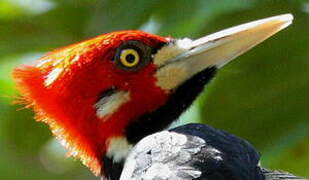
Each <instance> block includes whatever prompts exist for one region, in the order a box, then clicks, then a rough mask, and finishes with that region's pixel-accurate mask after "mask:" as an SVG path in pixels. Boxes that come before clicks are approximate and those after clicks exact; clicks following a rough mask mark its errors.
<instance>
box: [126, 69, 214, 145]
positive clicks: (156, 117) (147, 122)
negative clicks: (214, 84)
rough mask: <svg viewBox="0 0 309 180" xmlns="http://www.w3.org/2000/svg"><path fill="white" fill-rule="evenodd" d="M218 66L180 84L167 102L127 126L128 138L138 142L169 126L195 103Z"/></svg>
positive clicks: (133, 142)
mask: <svg viewBox="0 0 309 180" xmlns="http://www.w3.org/2000/svg"><path fill="white" fill-rule="evenodd" d="M216 71H217V68H216V67H209V68H207V69H205V70H203V71H201V72H200V73H198V74H196V75H195V76H193V77H192V78H191V79H189V80H188V81H186V82H185V83H183V84H182V85H180V86H179V87H178V88H177V89H176V90H175V92H173V93H172V94H171V95H170V97H169V99H168V101H167V102H166V104H164V105H163V106H161V107H159V108H158V109H156V110H155V111H153V112H149V113H146V114H144V115H143V116H141V117H140V118H138V120H136V121H135V122H133V123H131V124H130V125H129V126H128V127H127V128H126V136H127V140H128V142H129V143H131V144H136V143H137V142H138V141H139V140H141V139H142V138H143V137H145V136H147V135H149V134H152V133H155V132H158V131H161V130H163V129H165V128H167V127H168V126H169V125H170V124H171V123H172V122H173V121H175V120H177V119H178V117H179V116H180V115H181V114H182V113H183V112H184V111H185V110H186V109H187V108H189V106H190V105H191V104H192V103H193V101H194V100H195V99H196V98H197V96H198V95H199V94H200V93H201V92H202V91H203V89H204V86H205V85H206V84H207V83H208V82H209V81H210V80H211V79H212V78H213V77H214V75H215V74H216Z"/></svg>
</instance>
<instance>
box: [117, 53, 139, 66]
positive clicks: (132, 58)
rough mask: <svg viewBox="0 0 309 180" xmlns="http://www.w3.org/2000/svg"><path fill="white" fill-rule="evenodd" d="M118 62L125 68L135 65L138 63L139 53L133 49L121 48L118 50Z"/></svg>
mask: <svg viewBox="0 0 309 180" xmlns="http://www.w3.org/2000/svg"><path fill="white" fill-rule="evenodd" d="M120 63H121V64H122V65H123V66H125V67H127V68H132V67H135V66H137V65H138V64H139V63H140V55H139V53H138V52H137V51H136V50H135V49H123V50H121V52H120Z"/></svg>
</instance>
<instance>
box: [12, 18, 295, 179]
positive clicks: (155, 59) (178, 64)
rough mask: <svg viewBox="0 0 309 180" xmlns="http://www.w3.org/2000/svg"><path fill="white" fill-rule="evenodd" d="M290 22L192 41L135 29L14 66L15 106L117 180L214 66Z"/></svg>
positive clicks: (268, 22)
mask: <svg viewBox="0 0 309 180" xmlns="http://www.w3.org/2000/svg"><path fill="white" fill-rule="evenodd" d="M292 19H293V16H292V15H290V14H284V15H279V16H274V17H270V18H266V19H262V20H257V21H253V22H249V23H247V24H243V25H239V26H235V27H232V28H229V29H225V30H223V31H220V32H217V33H214V34H211V35H208V36H205V37H202V38H200V39H197V40H191V39H189V38H184V39H175V38H172V37H161V36H158V35H153V34H150V33H146V32H142V31H138V30H126V31H117V32H111V33H107V34H103V35H100V36H98V37H95V38H92V39H89V40H85V41H83V42H79V43H76V44H73V45H69V46H67V47H63V48H60V49H56V50H54V51H52V52H49V53H47V54H46V55H44V56H43V57H42V58H40V59H38V60H37V61H35V62H33V63H32V64H28V65H21V66H19V67H17V68H16V69H14V71H13V77H14V80H15V82H16V86H17V89H18V90H19V91H20V93H21V95H22V96H21V97H20V98H18V99H17V102H18V103H21V104H25V106H26V107H29V108H32V109H33V110H34V112H35V118H36V120H37V121H41V122H44V123H47V124H48V125H49V127H50V129H51V131H52V133H53V134H54V135H55V136H56V138H58V139H59V140H60V142H61V143H62V144H63V145H64V146H65V147H66V148H67V149H68V152H69V155H70V156H73V157H76V158H78V159H80V160H81V162H82V163H83V164H84V165H86V166H87V167H88V168H89V169H90V170H91V171H92V172H93V173H94V174H95V175H97V176H103V177H105V178H106V179H117V178H119V176H120V173H121V171H122V167H123V163H124V161H125V159H126V157H127V155H128V153H129V152H130V151H131V149H132V148H133V146H134V145H135V144H136V143H137V142H138V141H140V140H141V139H142V138H143V137H145V136H147V135H150V134H153V133H155V132H158V131H161V130H163V129H165V128H167V127H168V126H169V125H170V124H171V123H172V122H173V121H175V120H176V119H177V118H178V117H179V116H180V115H181V114H182V112H184V111H185V110H186V109H187V108H188V107H189V106H190V105H191V104H192V102H193V101H194V100H195V99H196V97H197V96H198V95H199V94H200V93H201V92H202V91H203V89H204V86H205V85H206V84H207V83H208V82H209V81H210V80H211V79H212V78H213V77H214V75H215V74H216V71H217V70H218V69H219V68H221V67H222V66H223V65H224V64H226V63H228V62H229V61H231V60H232V59H234V58H236V57H237V56H239V55H241V54H243V53H244V52H246V51H248V50H249V49H251V48H252V47H253V46H255V45H257V44H259V43H260V42H262V41H264V40H265V39H267V38H268V37H270V36H272V35H273V34H275V33H277V32H278V31H280V30H282V29H284V28H285V27H287V26H288V25H290V24H291V23H292ZM115 167H116V168H115ZM113 170H116V171H117V172H114V171H113ZM113 177H116V178H113Z"/></svg>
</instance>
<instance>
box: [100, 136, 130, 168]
mask: <svg viewBox="0 0 309 180" xmlns="http://www.w3.org/2000/svg"><path fill="white" fill-rule="evenodd" d="M107 147H108V148H107V153H106V155H107V157H109V158H112V159H113V161H114V162H120V161H122V160H125V159H126V158H127V156H128V154H129V152H130V151H131V149H132V148H133V145H131V144H129V143H128V141H127V139H126V138H125V137H122V136H119V137H111V138H109V139H108V140H107Z"/></svg>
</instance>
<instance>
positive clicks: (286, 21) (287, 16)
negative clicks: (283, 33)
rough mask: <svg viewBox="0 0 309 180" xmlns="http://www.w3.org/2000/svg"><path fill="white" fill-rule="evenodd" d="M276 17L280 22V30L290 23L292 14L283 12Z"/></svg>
mask: <svg viewBox="0 0 309 180" xmlns="http://www.w3.org/2000/svg"><path fill="white" fill-rule="evenodd" d="M276 19H277V20H278V21H281V22H282V26H281V27H280V30H281V29H284V28H286V27H288V26H289V25H291V24H292V22H293V19H294V17H293V15H292V14H283V15H279V16H277V17H276Z"/></svg>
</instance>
